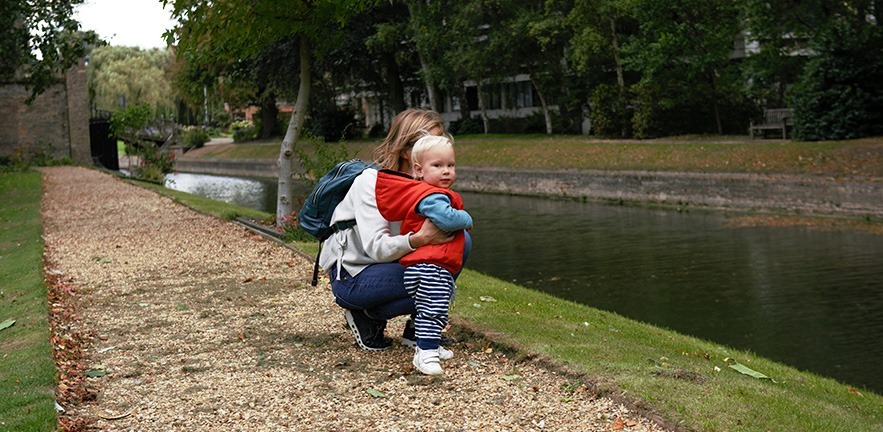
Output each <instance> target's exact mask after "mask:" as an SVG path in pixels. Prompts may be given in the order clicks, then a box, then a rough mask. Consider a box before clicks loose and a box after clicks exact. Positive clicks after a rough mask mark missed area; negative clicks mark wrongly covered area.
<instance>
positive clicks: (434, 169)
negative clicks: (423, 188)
mask: <svg viewBox="0 0 883 432" xmlns="http://www.w3.org/2000/svg"><path fill="white" fill-rule="evenodd" d="M420 159H421V160H420V161H419V162H417V163H415V164H414V174H415V175H416V176H417V178H422V180H423V181H425V182H426V183H429V184H431V185H433V186H438V187H441V188H445V189H448V188H450V187H451V185H452V184H454V180H456V179H457V171H456V170H455V165H456V164H455V163H454V149H453V148H445V147H433V148H431V149H429V150H427V151H426V152H424V153H423V157H421V158H420Z"/></svg>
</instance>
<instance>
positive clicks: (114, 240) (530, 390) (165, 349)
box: [43, 167, 662, 431]
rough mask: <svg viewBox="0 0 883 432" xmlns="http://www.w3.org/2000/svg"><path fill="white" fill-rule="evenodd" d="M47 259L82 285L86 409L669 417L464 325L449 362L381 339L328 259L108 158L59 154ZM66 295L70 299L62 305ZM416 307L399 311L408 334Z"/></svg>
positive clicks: (172, 427) (184, 426) (200, 426)
mask: <svg viewBox="0 0 883 432" xmlns="http://www.w3.org/2000/svg"><path fill="white" fill-rule="evenodd" d="M43 172H44V179H45V181H44V198H43V224H44V238H45V243H46V252H45V255H46V266H47V268H46V271H47V274H48V275H53V276H54V277H55V278H57V279H60V280H63V281H64V283H65V284H66V286H67V287H68V289H69V291H70V292H75V293H76V296H75V297H76V299H77V304H78V307H77V311H76V313H77V315H76V317H75V318H74V320H73V321H71V322H70V323H69V325H70V326H71V327H74V328H75V329H76V330H77V331H79V332H80V333H82V334H85V335H89V338H88V341H87V342H86V343H84V345H83V347H82V348H83V353H84V354H83V359H82V363H83V364H84V365H85V369H86V370H90V371H91V373H90V375H102V374H103V376H97V377H89V378H86V379H85V380H86V381H85V384H86V386H88V387H90V388H91V389H93V393H94V394H95V395H97V396H96V397H95V400H94V401H90V402H83V403H79V404H75V405H73V406H67V407H65V408H66V409H67V411H66V413H65V417H66V418H67V419H68V420H71V419H73V420H76V421H74V422H69V423H70V424H75V423H77V422H79V424H81V425H82V424H86V425H88V428H90V429H99V430H138V431H160V430H162V431H176V430H180V431H201V430H202V431H209V430H211V431H216V430H224V431H263V430H267V431H280V430H297V431H332V430H334V431H356V430H360V431H399V430H417V431H423V430H427V431H430V430H431V431H504V430H508V431H528V430H536V431H540V430H553V431H608V430H626V431H661V430H662V428H660V427H659V426H658V425H656V424H655V423H652V422H650V421H649V420H648V419H647V418H644V417H641V416H640V415H638V414H636V413H634V412H630V411H629V410H628V409H627V408H625V407H623V406H622V405H619V404H617V403H615V402H613V401H611V400H610V399H607V398H602V397H597V396H595V395H593V394H591V392H588V391H585V390H584V387H579V386H578V385H574V383H573V381H572V378H568V377H565V376H562V375H560V374H557V373H555V372H553V371H550V370H548V369H546V368H543V367H542V366H541V365H540V364H538V363H534V362H533V361H531V360H519V361H516V360H510V359H509V358H507V357H506V355H505V354H504V353H501V352H498V351H492V350H489V349H486V345H485V344H483V343H482V342H481V341H478V340H470V341H461V342H459V343H458V344H456V345H455V346H453V350H454V352H455V357H454V358H453V359H452V360H449V361H447V362H446V363H445V371H446V375H445V376H444V377H440V378H439V377H435V378H430V377H426V376H423V375H420V374H419V373H415V371H414V369H413V367H412V366H411V362H410V361H411V357H412V351H411V350H410V349H406V348H404V347H400V346H396V348H394V349H392V350H389V351H385V352H380V353H367V352H363V351H361V350H359V349H357V348H356V347H355V345H354V343H353V339H352V336H351V335H350V334H349V333H348V332H347V330H346V329H345V328H344V321H343V314H342V310H341V309H340V308H338V307H337V306H336V305H335V304H334V303H333V301H332V296H331V292H330V289H329V287H328V285H327V284H325V283H320V284H319V286H318V287H311V286H309V274H310V272H311V270H312V263H310V262H308V261H307V260H305V259H303V258H302V257H300V256H298V255H297V254H296V253H294V252H292V251H290V250H289V249H287V248H285V247H282V246H280V245H278V244H276V243H274V242H271V241H268V240H265V239H264V238H262V237H259V236H257V235H255V234H253V233H251V232H250V231H248V230H246V229H244V228H242V227H240V226H238V225H236V224H233V223H228V222H223V221H220V220H217V219H215V218H212V217H209V216H205V215H202V214H199V213H196V212H194V211H192V210H190V209H188V208H185V207H184V206H182V205H179V204H177V203H175V202H173V201H172V200H171V199H168V198H165V197H161V196H158V195H156V194H154V193H153V192H150V191H148V190H145V189H142V188H139V187H137V186H133V185H131V184H128V183H126V182H124V181H122V180H120V179H117V178H115V177H112V176H110V175H107V174H103V173H100V172H97V171H94V170H90V169H85V168H78V167H56V168H46V169H44V170H43ZM53 306H54V305H53ZM403 325H404V321H403V320H401V319H400V320H396V321H392V322H391V323H390V327H389V329H388V333H389V334H390V335H398V334H400V332H401V329H402V327H403Z"/></svg>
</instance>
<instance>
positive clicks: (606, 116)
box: [591, 84, 634, 138]
mask: <svg viewBox="0 0 883 432" xmlns="http://www.w3.org/2000/svg"><path fill="white" fill-rule="evenodd" d="M629 96H630V95H629V92H628V90H626V89H624V88H622V87H620V86H618V85H610V84H601V85H599V86H597V87H595V91H593V92H592V105H591V106H592V131H593V133H594V135H598V136H602V137H611V138H631V136H632V117H633V116H634V112H633V108H632V104H631V101H630V97H629Z"/></svg>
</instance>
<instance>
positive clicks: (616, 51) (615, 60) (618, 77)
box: [610, 18, 625, 88]
mask: <svg viewBox="0 0 883 432" xmlns="http://www.w3.org/2000/svg"><path fill="white" fill-rule="evenodd" d="M610 32H611V35H612V37H613V63H614V64H616V83H617V84H619V87H620V88H625V78H624V77H623V72H622V59H620V58H619V37H617V36H616V19H615V18H610Z"/></svg>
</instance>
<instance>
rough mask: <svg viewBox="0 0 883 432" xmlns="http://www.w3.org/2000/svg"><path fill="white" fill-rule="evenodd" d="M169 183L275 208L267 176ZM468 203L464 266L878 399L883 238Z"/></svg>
mask: <svg viewBox="0 0 883 432" xmlns="http://www.w3.org/2000/svg"><path fill="white" fill-rule="evenodd" d="M172 179H173V180H174V184H171V185H170V187H172V188H175V189H179V190H185V191H187V192H191V193H195V194H199V195H203V196H208V197H211V198H213V199H218V200H222V201H227V202H234V203H236V204H240V205H245V206H249V207H253V208H258V209H261V210H264V211H268V212H275V205H276V201H275V196H276V183H275V181H272V180H269V181H268V180H258V179H232V178H229V177H217V176H203V175H194V174H178V175H177V176H175V177H172ZM300 187H301V188H302V189H301V190H300V192H298V193H296V196H305V195H306V193H307V192H308V191H307V190H306V186H305V185H301V186H300ZM463 199H464V202H465V204H466V208H467V209H468V210H469V211H470V213H472V215H473V217H474V218H475V220H476V225H475V228H474V230H473V231H472V236H473V240H474V248H473V252H472V255H471V256H470V258H469V262H468V263H467V267H468V268H471V269H474V270H478V271H480V272H482V273H485V274H489V275H492V276H495V277H498V278H501V279H505V280H512V281H515V282H517V283H519V284H521V285H524V286H528V287H531V288H534V289H537V290H541V291H544V292H548V293H550V294H553V295H555V296H558V297H561V298H566V299H569V300H573V301H576V302H579V303H583V304H586V305H590V306H592V307H595V308H599V309H604V310H609V311H613V312H616V313H619V314H621V315H624V316H627V317H629V318H632V319H635V320H639V321H643V322H647V323H651V324H655V325H658V326H661V327H665V328H670V329H672V330H675V331H678V332H681V333H685V334H690V335H693V336H697V337H700V338H703V339H707V340H711V341H714V342H717V343H721V344H725V345H729V346H732V347H735V348H739V349H743V350H750V351H753V352H756V353H758V354H760V355H763V356H766V357H769V358H772V359H774V360H778V361H781V362H783V363H786V364H790V365H792V366H795V367H797V368H799V369H804V370H811V371H814V372H816V373H819V374H821V375H826V376H831V377H834V378H837V379H840V380H842V381H845V382H847V383H850V384H852V385H856V386H864V387H867V388H870V389H871V390H875V391H877V392H878V393H880V392H883V374H880V373H878V372H877V369H878V367H879V366H878V363H879V359H880V358H883V266H881V265H880V262H883V261H881V258H883V237H880V236H873V235H870V234H864V233H860V232H825V231H814V230H810V229H806V228H801V227H786V228H781V227H740V228H732V227H731V226H730V225H729V224H728V223H727V222H728V220H727V217H728V216H727V215H726V214H724V213H711V212H710V213H677V212H674V211H668V210H650V209H645V208H631V207H616V206H607V205H596V204H580V203H574V202H569V201H552V200H544V199H536V198H524V197H510V196H499V195H480V194H470V193H464V194H463Z"/></svg>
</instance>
